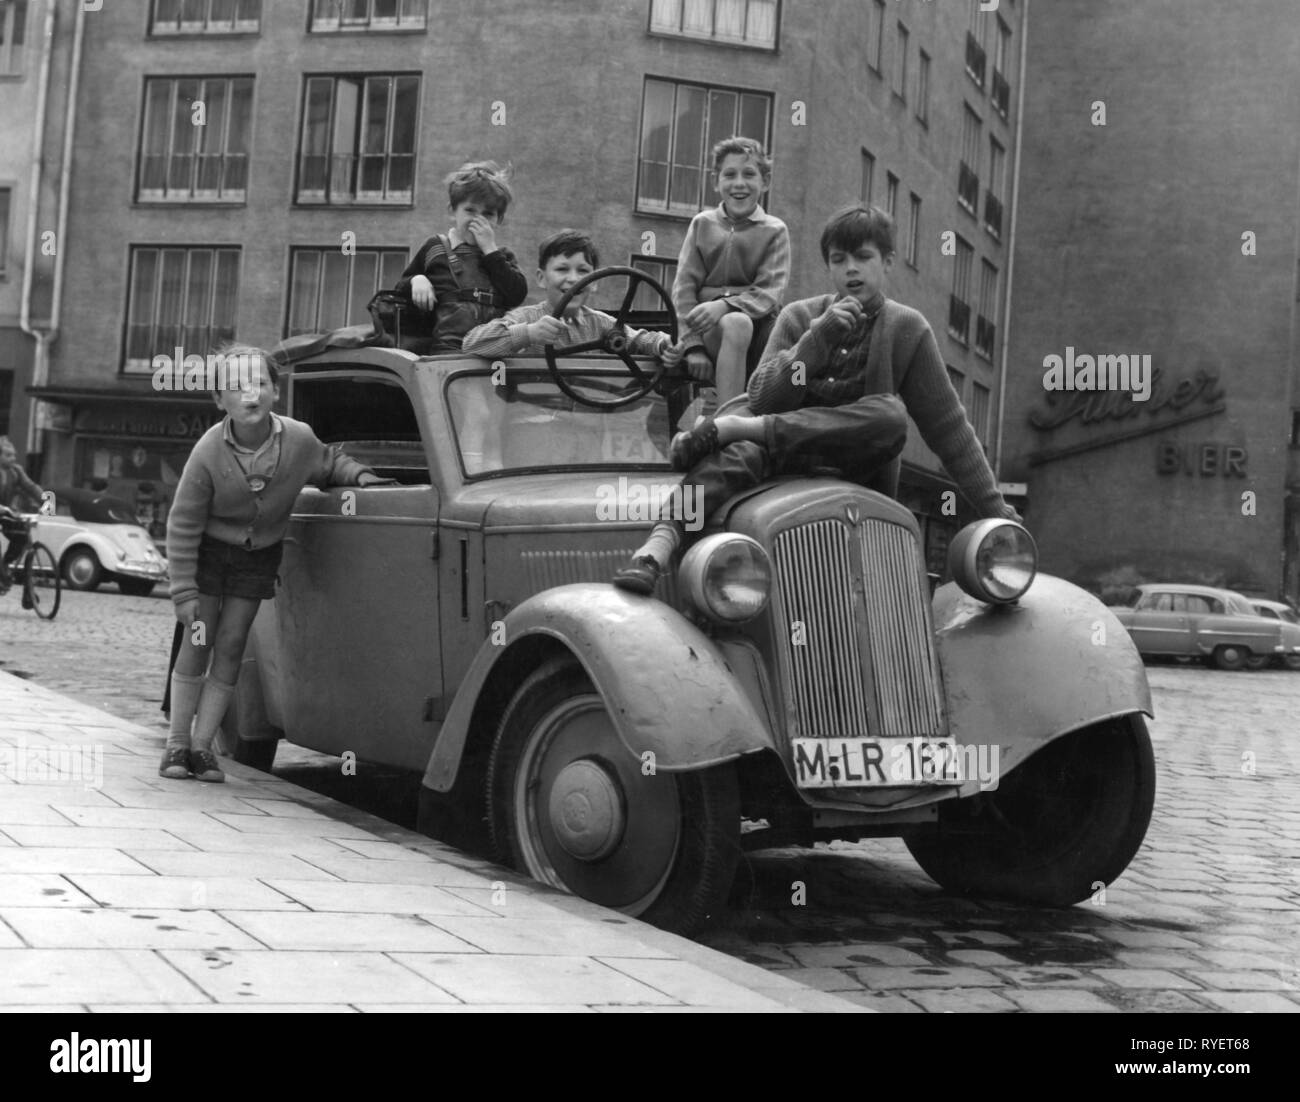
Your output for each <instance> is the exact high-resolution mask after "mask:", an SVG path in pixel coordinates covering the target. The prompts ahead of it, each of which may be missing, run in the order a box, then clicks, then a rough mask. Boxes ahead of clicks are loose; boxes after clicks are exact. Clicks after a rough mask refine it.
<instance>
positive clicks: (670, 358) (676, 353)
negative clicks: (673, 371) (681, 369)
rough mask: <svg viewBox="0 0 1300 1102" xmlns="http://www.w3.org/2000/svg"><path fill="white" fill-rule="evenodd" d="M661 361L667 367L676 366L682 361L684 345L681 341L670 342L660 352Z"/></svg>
mask: <svg viewBox="0 0 1300 1102" xmlns="http://www.w3.org/2000/svg"><path fill="white" fill-rule="evenodd" d="M659 362H660V363H662V364H663V365H664V367H667V368H675V367H676V366H677V365H678V364H679V363H681V362H682V345H681V342H680V341H679V342H678V343H677V344H670V345H669V346H668V347H667V348H665V349H664V350H663V351H662V352H660V353H659Z"/></svg>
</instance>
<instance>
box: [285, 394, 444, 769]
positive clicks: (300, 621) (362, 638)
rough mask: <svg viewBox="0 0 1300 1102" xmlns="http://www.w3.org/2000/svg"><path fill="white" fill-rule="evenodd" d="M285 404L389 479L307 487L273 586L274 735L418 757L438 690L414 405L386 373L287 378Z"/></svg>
mask: <svg viewBox="0 0 1300 1102" xmlns="http://www.w3.org/2000/svg"><path fill="white" fill-rule="evenodd" d="M292 401H293V407H292V408H293V412H294V414H295V415H296V416H298V417H299V418H300V419H301V420H305V421H307V422H308V424H311V425H312V427H313V428H314V429H315V430H316V433H317V435H318V436H320V437H321V439H322V440H324V441H325V442H326V443H331V444H338V445H339V446H340V447H342V448H343V450H344V451H345V452H347V453H348V454H349V455H352V456H353V457H354V458H356V459H358V460H360V461H361V462H364V463H366V464H368V465H370V466H371V467H373V468H374V469H375V471H376V473H378V474H380V475H382V476H385V477H394V478H397V479H398V480H399V485H396V486H373V487H366V488H364V489H362V488H339V487H333V488H330V489H327V490H319V489H315V488H311V487H309V488H307V489H305V490H304V491H303V492H302V494H301V495H299V498H298V501H297V503H296V505H295V507H294V516H293V520H292V522H291V523H290V526H289V531H288V533H287V535H286V538H285V550H284V560H283V563H282V565H281V569H280V579H281V585H280V589H279V590H278V595H277V598H276V605H277V618H278V627H279V632H280V653H281V674H280V676H281V684H282V691H283V699H284V708H283V712H284V715H283V720H284V729H285V737H286V738H288V740H289V741H290V742H294V743H297V744H299V745H302V746H308V747H311V748H312V749H315V750H320V751H322V752H325V753H331V754H339V755H342V754H344V753H346V752H349V751H350V752H351V753H353V754H355V755H356V757H357V759H359V760H362V761H374V762H381V763H384V764H388V765H394V766H398V767H400V768H409V769H418V768H423V767H424V765H425V762H426V760H427V758H428V754H429V749H430V747H431V746H432V742H433V738H434V736H435V735H436V733H437V729H438V728H437V724H436V723H434V722H432V709H431V708H430V704H429V702H430V701H431V700H437V699H440V698H441V695H442V670H441V661H440V655H439V627H438V625H439V619H440V617H439V607H438V604H439V587H438V573H437V566H438V564H437V562H436V561H435V555H436V553H437V544H436V542H435V538H434V536H435V532H436V530H437V524H438V510H439V497H438V492H437V490H436V488H435V487H434V486H433V485H432V482H431V479H430V476H429V469H428V460H427V458H426V451H425V446H424V441H423V440H422V438H421V433H420V429H419V425H418V422H417V418H416V416H415V412H414V407H413V405H412V403H411V400H410V398H409V396H408V395H407V393H406V391H405V389H404V387H403V386H402V385H401V384H400V382H399V381H398V380H396V379H394V378H393V377H392V376H387V377H385V376H381V375H378V374H365V373H359V372H356V371H331V372H328V373H324V372H323V373H318V374H316V375H312V376H308V377H305V378H295V380H294V385H293V399H292Z"/></svg>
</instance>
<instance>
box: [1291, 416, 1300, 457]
mask: <svg viewBox="0 0 1300 1102" xmlns="http://www.w3.org/2000/svg"><path fill="white" fill-rule="evenodd" d="M1291 447H1293V448H1300V410H1292V411H1291Z"/></svg>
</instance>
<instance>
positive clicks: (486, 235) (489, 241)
mask: <svg viewBox="0 0 1300 1102" xmlns="http://www.w3.org/2000/svg"><path fill="white" fill-rule="evenodd" d="M465 228H466V229H468V230H469V232H470V236H471V237H473V238H474V244H475V245H477V246H478V247H479V249H481V250H482V252H483V255H484V256H487V255H488V253H494V252H496V251H497V231H496V229H495V228H493V225H492V223H491V222H489V221H488V220H487V219H486V218H484V217H483V216H482V215H481V214H476V215H475V216H474V217H473V218H471V219H470V220H469V225H468V226H466V227H465Z"/></svg>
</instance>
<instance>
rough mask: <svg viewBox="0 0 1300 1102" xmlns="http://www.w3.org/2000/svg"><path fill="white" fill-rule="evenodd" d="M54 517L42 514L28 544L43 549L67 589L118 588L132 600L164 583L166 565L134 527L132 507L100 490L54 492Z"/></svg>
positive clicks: (142, 531) (148, 539)
mask: <svg viewBox="0 0 1300 1102" xmlns="http://www.w3.org/2000/svg"><path fill="white" fill-rule="evenodd" d="M51 492H52V493H53V495H54V512H53V514H46V513H42V514H41V515H40V516H39V517H38V518H37V521H36V525H35V527H34V528H33V529H32V539H34V540H36V541H37V542H39V543H43V544H45V546H46V547H48V548H49V549H50V551H51V552H52V553H53V555H54V557H55V559H56V560H57V561H58V563H59V569H60V570H62V571H63V580H64V584H65V585H67V586H68V587H69V588H71V589H98V588H99V586H100V584H101V583H102V582H106V581H113V582H117V588H118V589H120V590H121V591H122V592H123V593H125V594H126V595H128V596H131V597H147V596H149V594H150V593H152V592H153V588H154V586H155V585H157V584H158V583H159V582H163V581H166V580H167V560H166V559H165V558H164V557H163V554H162V552H161V551H160V550H159V549H158V545H157V544H156V543H154V541H153V537H152V536H150V535H149V533H148V532H147V531H146V530H145V529H144V528H142V527H141V526H140V524H139V523H138V522H137V521H136V518H135V512H134V510H133V509H132V508H131V506H130V505H129V504H128V503H127V502H125V501H123V500H122V499H121V498H119V497H113V496H111V495H110V494H107V493H103V492H100V491H98V490H79V489H72V488H68V489H61V488H56V489H54V490H52V491H51Z"/></svg>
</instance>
